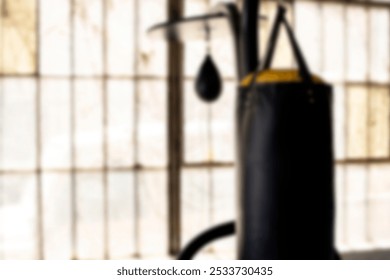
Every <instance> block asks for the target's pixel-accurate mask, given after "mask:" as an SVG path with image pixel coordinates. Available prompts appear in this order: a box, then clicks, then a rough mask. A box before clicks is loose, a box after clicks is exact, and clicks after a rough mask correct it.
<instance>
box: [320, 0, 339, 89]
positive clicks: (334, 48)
mask: <svg viewBox="0 0 390 280" xmlns="http://www.w3.org/2000/svg"><path fill="white" fill-rule="evenodd" d="M322 10H323V11H322V21H321V24H322V25H323V32H324V33H323V44H324V46H323V48H322V49H323V54H322V56H323V72H322V73H323V75H324V78H325V79H327V80H329V81H332V82H341V81H342V80H343V79H344V72H345V70H344V67H345V63H344V61H345V59H344V49H345V23H344V11H345V7H344V5H338V4H324V5H322Z"/></svg>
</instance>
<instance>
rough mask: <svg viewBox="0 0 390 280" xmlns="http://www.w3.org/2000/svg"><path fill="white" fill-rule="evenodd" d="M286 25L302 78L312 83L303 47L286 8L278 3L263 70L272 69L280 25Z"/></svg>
mask: <svg viewBox="0 0 390 280" xmlns="http://www.w3.org/2000/svg"><path fill="white" fill-rule="evenodd" d="M282 25H284V27H285V28H286V31H287V37H288V39H289V42H290V45H291V48H292V51H293V55H294V57H295V59H296V61H297V64H298V70H299V74H300V76H301V78H302V80H303V81H304V82H306V83H312V77H311V74H310V71H309V68H308V66H307V64H306V61H305V58H304V57H303V55H302V52H301V49H300V47H299V45H298V43H297V40H296V39H295V35H294V32H293V31H292V29H291V27H290V24H289V23H288V21H287V19H286V8H285V7H283V6H282V5H278V10H277V14H276V19H275V22H274V25H273V27H272V31H271V35H270V38H269V41H268V46H267V51H266V53H265V58H264V63H263V65H262V66H261V68H260V69H261V71H263V70H267V69H270V67H271V63H272V60H273V56H274V53H275V49H276V43H277V40H278V36H279V33H280V27H281V26H282Z"/></svg>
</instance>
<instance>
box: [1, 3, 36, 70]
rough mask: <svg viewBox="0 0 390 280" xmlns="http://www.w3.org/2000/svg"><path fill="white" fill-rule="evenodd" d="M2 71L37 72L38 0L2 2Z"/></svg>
mask: <svg viewBox="0 0 390 280" xmlns="http://www.w3.org/2000/svg"><path fill="white" fill-rule="evenodd" d="M2 11H3V12H2V13H3V14H2V17H1V20H0V29H1V43H0V44H1V52H2V57H1V59H2V60H1V63H0V72H1V73H6V74H31V73H34V72H36V35H37V34H36V20H37V19H36V1H35V0H12V1H5V0H4V1H2Z"/></svg>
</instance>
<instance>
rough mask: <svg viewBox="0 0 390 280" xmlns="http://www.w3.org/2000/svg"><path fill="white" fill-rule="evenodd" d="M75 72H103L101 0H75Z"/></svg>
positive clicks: (91, 73)
mask: <svg viewBox="0 0 390 280" xmlns="http://www.w3.org/2000/svg"><path fill="white" fill-rule="evenodd" d="M74 2H75V7H74V13H75V14H74V21H75V31H74V42H75V57H74V63H75V73H76V74H77V75H99V74H102V72H103V53H102V43H103V36H102V30H103V27H102V22H103V21H102V2H103V1H102V0H75V1H74Z"/></svg>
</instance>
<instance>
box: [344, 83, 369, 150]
mask: <svg viewBox="0 0 390 280" xmlns="http://www.w3.org/2000/svg"><path fill="white" fill-rule="evenodd" d="M347 94H348V97H347V114H348V115H347V147H346V148H347V157H348V158H365V157H367V155H368V151H367V133H368V128H367V119H368V108H367V107H368V105H367V102H368V90H367V88H365V87H359V86H351V87H348V88H347Z"/></svg>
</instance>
